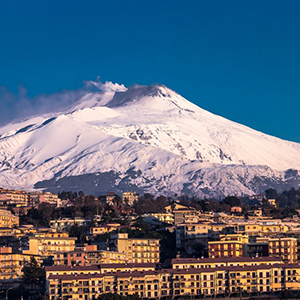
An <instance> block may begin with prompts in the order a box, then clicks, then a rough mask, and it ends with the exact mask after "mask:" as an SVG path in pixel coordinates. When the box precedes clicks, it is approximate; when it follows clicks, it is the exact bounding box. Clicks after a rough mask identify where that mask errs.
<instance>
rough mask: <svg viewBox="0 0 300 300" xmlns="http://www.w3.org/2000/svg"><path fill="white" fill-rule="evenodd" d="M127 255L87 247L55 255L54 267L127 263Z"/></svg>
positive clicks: (95, 246) (90, 246) (95, 247)
mask: <svg viewBox="0 0 300 300" xmlns="http://www.w3.org/2000/svg"><path fill="white" fill-rule="evenodd" d="M126 262H127V260H126V255H125V253H119V252H116V251H108V250H98V248H97V245H85V246H84V247H81V248H77V249H75V250H74V251H69V252H64V253H62V252H58V253H55V254H54V265H65V266H92V265H100V264H119V263H126Z"/></svg>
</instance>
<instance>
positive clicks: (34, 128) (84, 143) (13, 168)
mask: <svg viewBox="0 0 300 300" xmlns="http://www.w3.org/2000/svg"><path fill="white" fill-rule="evenodd" d="M90 85H92V86H93V87H95V90H93V91H90V92H87V93H86V94H85V95H84V96H83V97H81V98H80V99H79V100H78V101H76V103H75V104H74V105H72V106H71V107H68V108H66V109H64V110H63V111H61V112H59V113H52V114H48V115H41V116H35V117H32V118H29V119H27V120H25V121H21V122H17V123H11V124H7V125H5V126H3V127H1V128H0V155H1V158H2V160H1V164H0V182H1V185H3V186H5V187H10V188H25V189H33V188H46V189H49V190H51V191H57V190H63V189H64V190H70V189H75V190H79V189H82V190H86V191H88V192H92V193H100V192H105V191H116V192H118V191H120V190H128V189H130V190H137V191H147V192H151V193H156V194H158V193H162V194H175V193H177V194H181V193H186V194H190V195H196V196H199V197H203V196H208V197H209V196H224V195H228V194H253V193H257V192H260V191H261V190H264V189H266V188H268V187H276V188H279V189H281V188H289V187H291V186H297V185H298V183H299V172H298V171H297V170H300V158H299V154H300V144H297V143H293V142H288V141H284V140H281V139H279V138H275V137H272V136H269V135H266V134H264V133H261V132H258V131H256V130H253V129H250V128H248V127H246V126H243V125H240V124H237V123H235V122H232V121H229V120H227V119H225V118H222V117H220V116H217V115H214V114H212V113H210V112H207V111H205V110H203V109H201V108H199V107H198V106H196V105H195V104H193V103H191V102H189V101H188V100H186V99H184V98H183V97H181V96H180V95H178V94H177V93H176V92H174V91H173V90H171V89H169V88H167V87H166V86H164V85H150V86H140V85H135V86H132V87H130V88H128V89H127V88H126V87H125V86H124V85H119V84H113V83H110V82H106V83H104V84H102V83H101V82H90Z"/></svg>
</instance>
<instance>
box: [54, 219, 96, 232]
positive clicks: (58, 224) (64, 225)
mask: <svg viewBox="0 0 300 300" xmlns="http://www.w3.org/2000/svg"><path fill="white" fill-rule="evenodd" d="M90 223H91V220H90V219H85V218H62V219H57V220H51V221H50V227H51V228H53V229H55V230H65V229H69V228H70V227H71V226H73V225H77V226H88V225H89V224H90Z"/></svg>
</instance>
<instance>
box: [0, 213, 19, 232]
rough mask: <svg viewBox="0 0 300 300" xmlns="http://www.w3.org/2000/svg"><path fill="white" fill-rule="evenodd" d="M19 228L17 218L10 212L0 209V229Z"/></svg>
mask: <svg viewBox="0 0 300 300" xmlns="http://www.w3.org/2000/svg"><path fill="white" fill-rule="evenodd" d="M14 226H19V217H17V216H15V215H13V214H12V213H11V211H9V210H5V209H0V227H9V228H12V227H14Z"/></svg>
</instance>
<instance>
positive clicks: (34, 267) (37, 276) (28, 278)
mask: <svg viewBox="0 0 300 300" xmlns="http://www.w3.org/2000/svg"><path fill="white" fill-rule="evenodd" d="M23 273H24V275H23V279H24V281H25V282H30V283H31V284H34V283H35V284H38V283H41V282H43V281H44V280H45V276H46V273H45V269H44V268H43V267H40V266H39V265H38V263H37V261H36V259H35V258H34V257H33V256H32V257H31V258H30V261H29V262H26V263H25V266H24V268H23Z"/></svg>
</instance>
